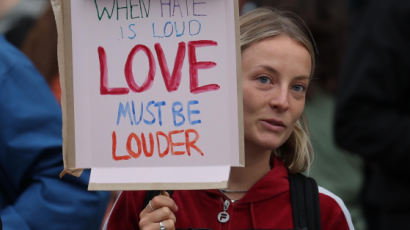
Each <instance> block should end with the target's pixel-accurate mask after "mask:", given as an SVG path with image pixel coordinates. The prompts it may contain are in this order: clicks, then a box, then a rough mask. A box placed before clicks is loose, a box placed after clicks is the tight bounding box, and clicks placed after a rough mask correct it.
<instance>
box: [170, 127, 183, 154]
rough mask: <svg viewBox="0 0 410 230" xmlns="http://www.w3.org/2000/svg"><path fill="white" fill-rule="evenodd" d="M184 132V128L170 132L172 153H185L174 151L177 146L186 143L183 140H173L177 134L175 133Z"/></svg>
mask: <svg viewBox="0 0 410 230" xmlns="http://www.w3.org/2000/svg"><path fill="white" fill-rule="evenodd" d="M183 132H184V130H174V131H171V132H169V134H168V135H169V142H170V144H171V154H173V155H184V153H185V152H184V151H174V147H176V146H182V145H184V143H183V142H176V143H175V142H174V141H173V139H172V135H175V134H178V133H183Z"/></svg>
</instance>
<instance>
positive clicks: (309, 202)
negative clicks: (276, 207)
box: [289, 173, 321, 230]
mask: <svg viewBox="0 0 410 230" xmlns="http://www.w3.org/2000/svg"><path fill="white" fill-rule="evenodd" d="M289 187H290V202H291V204H292V214H293V225H294V226H295V229H297V230H321V224H320V204H319V191H318V187H317V184H316V182H315V180H314V179H312V178H310V177H306V176H304V175H303V174H300V173H297V174H293V173H289Z"/></svg>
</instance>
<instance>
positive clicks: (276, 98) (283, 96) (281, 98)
mask: <svg viewBox="0 0 410 230" xmlns="http://www.w3.org/2000/svg"><path fill="white" fill-rule="evenodd" d="M270 106H271V107H272V108H273V109H277V110H279V111H286V110H288V109H289V90H288V89H285V88H279V87H278V88H275V89H272V95H271V99H270Z"/></svg>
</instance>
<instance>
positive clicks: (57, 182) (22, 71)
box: [0, 36, 109, 230]
mask: <svg viewBox="0 0 410 230" xmlns="http://www.w3.org/2000/svg"><path fill="white" fill-rule="evenodd" d="M61 129H62V120H61V110H60V107H59V105H58V103H57V101H56V100H55V98H54V96H53V94H52V93H51V91H50V89H49V87H48V85H47V83H46V81H45V80H44V78H43V77H42V76H41V75H40V74H39V73H38V72H37V70H36V69H35V67H34V66H33V65H32V64H31V63H30V61H29V60H28V59H27V58H26V57H25V56H24V55H23V54H21V53H20V52H19V51H18V50H17V49H16V48H14V47H13V46H11V45H10V44H8V43H7V42H6V40H5V39H4V37H3V36H0V216H1V220H2V222H3V229H4V230H9V229H16V230H25V229H41V230H44V229H70V230H73V229H87V230H89V229H99V227H100V225H101V221H102V219H103V216H104V214H105V210H106V205H107V202H108V199H109V193H107V192H90V191H87V185H88V179H89V172H84V173H83V175H82V176H81V177H80V178H75V177H73V176H70V175H66V176H64V178H63V179H59V177H58V176H59V173H60V172H61V171H62V170H63V159H62V153H61V151H62V150H61V146H62V137H61V135H62V131H61Z"/></svg>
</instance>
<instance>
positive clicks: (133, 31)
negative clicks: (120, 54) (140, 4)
mask: <svg viewBox="0 0 410 230" xmlns="http://www.w3.org/2000/svg"><path fill="white" fill-rule="evenodd" d="M134 26H135V24H134V23H132V24H129V25H128V28H129V29H130V32H132V36H128V38H129V39H134V38H135V37H137V33H136V32H135V30H134V29H133V27H134Z"/></svg>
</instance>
